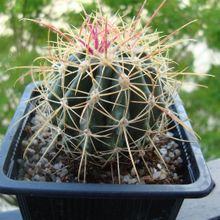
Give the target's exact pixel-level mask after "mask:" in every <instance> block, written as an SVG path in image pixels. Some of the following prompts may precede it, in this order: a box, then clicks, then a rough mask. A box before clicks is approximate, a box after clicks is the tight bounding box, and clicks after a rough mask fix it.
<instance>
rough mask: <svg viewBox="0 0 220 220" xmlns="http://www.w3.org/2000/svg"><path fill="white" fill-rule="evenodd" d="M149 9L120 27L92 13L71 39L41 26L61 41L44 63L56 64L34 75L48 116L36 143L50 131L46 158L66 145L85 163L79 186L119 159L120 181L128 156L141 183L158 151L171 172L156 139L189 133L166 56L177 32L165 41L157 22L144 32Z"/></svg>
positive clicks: (43, 111) (70, 34)
mask: <svg viewBox="0 0 220 220" xmlns="http://www.w3.org/2000/svg"><path fill="white" fill-rule="evenodd" d="M162 4H163V3H162ZM162 4H161V5H160V6H159V8H160V7H161V6H162ZM142 9H143V7H142ZM142 9H141V10H140V11H139V14H138V16H137V17H136V19H133V20H132V22H131V23H129V24H127V23H126V22H125V21H123V19H122V18H121V17H119V20H120V22H118V20H114V19H109V18H107V17H103V15H102V12H101V11H100V12H97V13H95V14H92V15H87V14H86V15H85V20H84V22H83V24H82V26H81V28H80V29H74V30H70V31H69V32H68V33H63V32H61V31H60V30H58V29H56V28H55V27H54V26H52V25H51V24H48V23H44V22H40V21H35V22H37V23H40V24H41V25H43V26H46V27H48V28H49V29H50V30H52V31H53V32H55V33H56V34H57V39H58V40H57V42H53V47H50V48H49V50H48V51H49V55H48V56H47V57H44V58H43V59H44V60H46V61H47V62H48V63H49V65H45V66H43V67H42V66H40V67H37V68H36V69H32V73H33V74H32V76H33V79H34V81H35V79H36V78H35V76H36V74H37V79H40V80H42V83H40V85H37V90H38V92H39V95H38V96H37V97H35V98H33V99H35V100H37V102H38V105H37V107H36V108H35V109H34V110H36V111H40V112H41V114H42V115H44V116H45V121H44V123H43V126H42V127H40V128H39V130H38V131H37V132H36V134H35V135H34V136H33V138H32V140H34V139H35V138H36V137H37V135H38V134H39V133H40V132H42V131H43V130H44V128H45V127H48V128H50V129H51V130H52V131H53V138H52V141H51V143H50V144H48V146H47V150H46V151H45V152H44V154H43V156H42V158H43V157H44V156H45V155H46V154H47V153H48V152H49V151H50V150H51V149H52V148H53V145H54V143H55V142H57V141H59V142H60V143H62V146H64V151H65V152H66V153H67V154H70V155H71V156H72V158H73V159H76V158H77V160H78V161H79V163H78V167H77V169H78V178H77V180H78V181H80V179H81V177H82V176H83V179H84V181H86V169H87V168H86V167H87V166H88V164H90V163H95V164H97V166H101V167H105V166H106V165H107V164H108V163H112V161H115V162H116V163H117V172H118V175H119V176H120V161H121V160H122V161H123V158H124V157H127V158H129V160H130V163H131V165H132V167H133V170H134V172H135V175H136V177H137V179H138V180H139V181H140V178H139V173H138V169H137V165H136V163H135V158H136V155H141V158H142V160H143V163H144V164H145V166H146V167H147V161H145V159H144V156H143V155H145V154H146V153H147V151H148V149H149V146H153V147H154V148H155V149H154V152H155V154H156V155H157V157H158V159H159V160H160V161H162V163H163V164H164V166H166V163H165V161H164V160H163V158H162V156H161V155H160V153H159V151H158V149H157V147H156V146H155V143H154V137H155V136H158V135H163V134H165V133H166V132H167V131H168V130H169V125H170V122H171V121H175V122H176V123H178V124H181V125H182V126H184V127H186V126H185V125H184V123H183V122H181V121H180V120H179V118H178V116H177V115H176V114H175V112H173V111H172V110H171V109H170V106H171V105H172V104H173V95H174V94H175V93H176V92H177V89H178V85H179V83H178V81H177V80H175V78H174V75H173V74H172V73H170V72H169V67H168V64H169V63H170V62H171V61H170V60H169V59H168V58H167V57H166V56H164V53H165V52H166V51H167V49H168V48H169V47H171V46H173V45H174V44H173V43H172V44H167V43H166V42H167V40H168V39H169V38H170V37H171V36H172V34H171V35H169V36H167V37H166V38H163V39H161V38H160V36H159V34H158V33H157V32H154V33H150V29H149V27H148V26H149V22H147V23H146V24H145V25H144V26H141V27H140V23H141V22H140V20H141V18H140V17H141V16H140V14H141V11H142ZM156 12H157V11H156ZM155 15H156V13H155V14H154V16H155ZM152 18H153V17H151V18H150V20H151V19H152ZM117 22H118V23H117ZM33 99H32V101H33ZM187 129H188V128H187ZM32 142H33V141H31V142H30V143H29V145H28V146H27V147H26V150H25V152H24V156H25V155H26V153H27V152H28V149H29V148H30V146H31V144H32ZM42 158H41V159H42ZM149 172H150V171H149ZM118 182H119V183H120V178H119V180H118Z"/></svg>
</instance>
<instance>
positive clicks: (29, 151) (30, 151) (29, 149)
mask: <svg viewBox="0 0 220 220" xmlns="http://www.w3.org/2000/svg"><path fill="white" fill-rule="evenodd" d="M34 154H35V150H34V149H31V148H28V149H27V155H29V156H33V155H34Z"/></svg>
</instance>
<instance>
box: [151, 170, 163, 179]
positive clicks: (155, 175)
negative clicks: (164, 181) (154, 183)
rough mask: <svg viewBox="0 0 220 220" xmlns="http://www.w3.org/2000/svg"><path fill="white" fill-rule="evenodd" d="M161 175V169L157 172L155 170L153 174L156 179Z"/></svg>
mask: <svg viewBox="0 0 220 220" xmlns="http://www.w3.org/2000/svg"><path fill="white" fill-rule="evenodd" d="M160 175H161V172H160V171H157V172H154V173H153V176H152V177H153V179H154V180H157V179H159V178H160Z"/></svg>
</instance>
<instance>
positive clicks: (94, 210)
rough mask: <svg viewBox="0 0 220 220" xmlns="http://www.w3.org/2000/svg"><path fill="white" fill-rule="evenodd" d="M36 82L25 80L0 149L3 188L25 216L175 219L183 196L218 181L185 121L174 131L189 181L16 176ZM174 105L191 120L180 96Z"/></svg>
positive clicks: (198, 193) (193, 194)
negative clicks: (92, 180)
mask: <svg viewBox="0 0 220 220" xmlns="http://www.w3.org/2000/svg"><path fill="white" fill-rule="evenodd" d="M34 88H35V85H34V84H30V85H28V86H27V88H26V90H25V92H24V94H23V97H22V99H21V102H20V104H19V106H18V108H17V110H16V113H15V115H14V117H13V119H12V121H11V124H10V126H9V128H8V131H7V133H6V135H5V138H4V140H3V143H2V147H1V152H0V192H1V193H6V194H15V195H16V196H17V200H18V204H19V207H20V209H21V213H22V216H23V219H25V220H35V219H36V220H39V219H40V220H44V219H45V220H49V219H50V220H60V219H65V220H70V219H71V220H72V219H76V220H151V219H158V220H159V219H160V220H162V219H164V220H172V219H175V218H176V216H177V214H178V211H179V209H180V207H181V204H182V202H183V200H184V199H185V198H198V197H204V196H206V195H208V194H209V193H210V192H211V191H212V189H213V187H214V183H213V181H212V178H211V176H210V173H209V171H208V169H207V166H206V164H205V161H204V158H203V156H202V153H201V150H200V146H199V144H198V142H197V140H196V139H195V138H194V137H193V136H192V135H191V134H190V133H188V132H187V131H186V130H184V129H183V128H182V127H177V128H176V130H175V135H177V137H180V138H183V139H185V140H186V139H187V140H189V142H181V143H180V145H181V150H182V155H183V160H184V173H185V180H186V184H175V185H168V184H164V185H161V184H155V185H153V184H146V185H141V184H138V185H124V184H122V185H119V184H82V183H54V182H35V181H20V180H16V173H17V169H18V165H17V159H18V158H20V157H21V156H22V155H21V149H20V148H19V143H20V142H21V140H22V136H23V129H24V127H25V124H26V123H27V119H23V120H20V122H19V123H16V122H17V121H18V120H19V119H20V118H21V117H22V116H23V115H24V114H25V113H26V112H27V111H28V108H29V104H27V100H28V99H29V98H31V97H33V96H35V95H36V92H35V91H34ZM173 108H174V110H175V111H176V112H177V113H178V114H179V115H180V118H181V120H183V121H185V123H186V124H187V125H188V126H190V124H189V122H188V119H187V115H186V113H185V110H184V108H183V105H182V103H181V100H180V99H179V97H176V101H175V105H174V106H173Z"/></svg>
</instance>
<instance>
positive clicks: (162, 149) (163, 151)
mask: <svg viewBox="0 0 220 220" xmlns="http://www.w3.org/2000/svg"><path fill="white" fill-rule="evenodd" d="M159 151H160V153H161V154H162V156H165V155H166V154H167V149H166V148H161V149H160V150H159Z"/></svg>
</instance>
